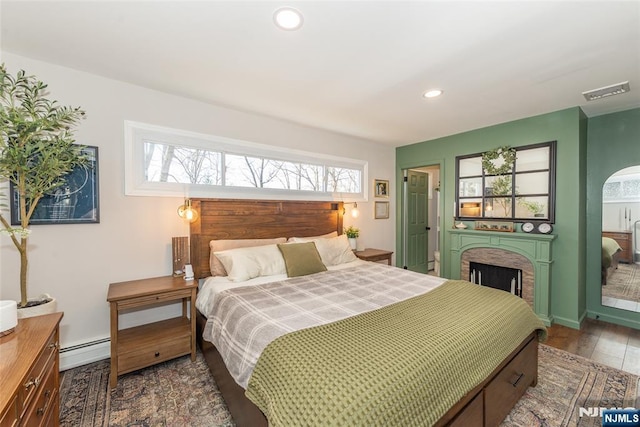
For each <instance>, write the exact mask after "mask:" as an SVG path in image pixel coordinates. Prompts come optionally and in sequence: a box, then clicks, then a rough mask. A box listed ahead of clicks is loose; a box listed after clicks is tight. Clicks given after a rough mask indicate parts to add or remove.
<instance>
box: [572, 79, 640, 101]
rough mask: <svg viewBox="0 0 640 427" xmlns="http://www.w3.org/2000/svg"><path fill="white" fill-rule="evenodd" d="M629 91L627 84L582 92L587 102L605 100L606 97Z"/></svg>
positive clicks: (617, 84)
mask: <svg viewBox="0 0 640 427" xmlns="http://www.w3.org/2000/svg"><path fill="white" fill-rule="evenodd" d="M630 90H631V88H630V87H629V82H628V81H627V82H622V83H616V84H614V85H611V86H605V87H601V88H600V89H593V90H588V91H586V92H582V94H583V95H584V97H585V98H586V100H587V101H595V100H596V99H600V98H606V97H607V96H613V95H620V94H621V93H627V92H629V91H630Z"/></svg>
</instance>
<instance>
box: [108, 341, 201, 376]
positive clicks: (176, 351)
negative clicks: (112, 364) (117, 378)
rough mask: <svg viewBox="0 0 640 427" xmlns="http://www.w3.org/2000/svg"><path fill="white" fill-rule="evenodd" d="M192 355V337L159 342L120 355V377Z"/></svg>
mask: <svg viewBox="0 0 640 427" xmlns="http://www.w3.org/2000/svg"><path fill="white" fill-rule="evenodd" d="M190 353H191V336H188V335H186V336H183V337H177V338H176V339H172V340H167V341H164V342H159V343H157V344H154V345H149V346H144V347H139V348H136V349H133V350H131V351H128V352H125V353H122V354H120V353H119V354H118V375H119V374H124V373H127V372H131V371H135V370H136V369H141V368H144V367H146V366H150V365H153V364H156V363H159V362H164V361H165V360H169V359H173V358H174V357H178V356H182V355H184V354H190Z"/></svg>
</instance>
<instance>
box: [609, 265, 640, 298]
mask: <svg viewBox="0 0 640 427" xmlns="http://www.w3.org/2000/svg"><path fill="white" fill-rule="evenodd" d="M602 296H603V297H611V298H617V299H625V300H630V301H638V302H640V265H636V264H623V263H620V264H618V268H617V269H616V270H614V271H613V272H612V273H611V276H609V278H608V279H607V284H606V285H604V286H603V287H602Z"/></svg>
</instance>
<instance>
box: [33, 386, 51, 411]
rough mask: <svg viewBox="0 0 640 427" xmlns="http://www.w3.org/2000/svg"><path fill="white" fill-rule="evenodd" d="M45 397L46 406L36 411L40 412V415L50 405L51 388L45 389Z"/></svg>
mask: <svg viewBox="0 0 640 427" xmlns="http://www.w3.org/2000/svg"><path fill="white" fill-rule="evenodd" d="M44 397H45V401H44V406H43V407H42V408H38V409H37V410H36V412H37V413H38V416H40V417H41V416H42V415H43V414H44V413H45V412H46V410H47V408H48V407H49V398H50V397H51V390H47V391H45V392H44Z"/></svg>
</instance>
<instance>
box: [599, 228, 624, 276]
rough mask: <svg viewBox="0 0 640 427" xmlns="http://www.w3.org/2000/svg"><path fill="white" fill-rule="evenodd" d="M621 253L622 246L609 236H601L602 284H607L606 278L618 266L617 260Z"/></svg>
mask: <svg viewBox="0 0 640 427" xmlns="http://www.w3.org/2000/svg"><path fill="white" fill-rule="evenodd" d="M621 253H622V248H621V247H620V245H619V244H618V242H616V241H615V240H614V239H612V238H610V237H602V268H601V282H602V286H604V285H606V284H607V279H608V278H609V276H610V275H611V273H613V271H615V270H616V269H617V268H618V261H619V256H620V254H621Z"/></svg>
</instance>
